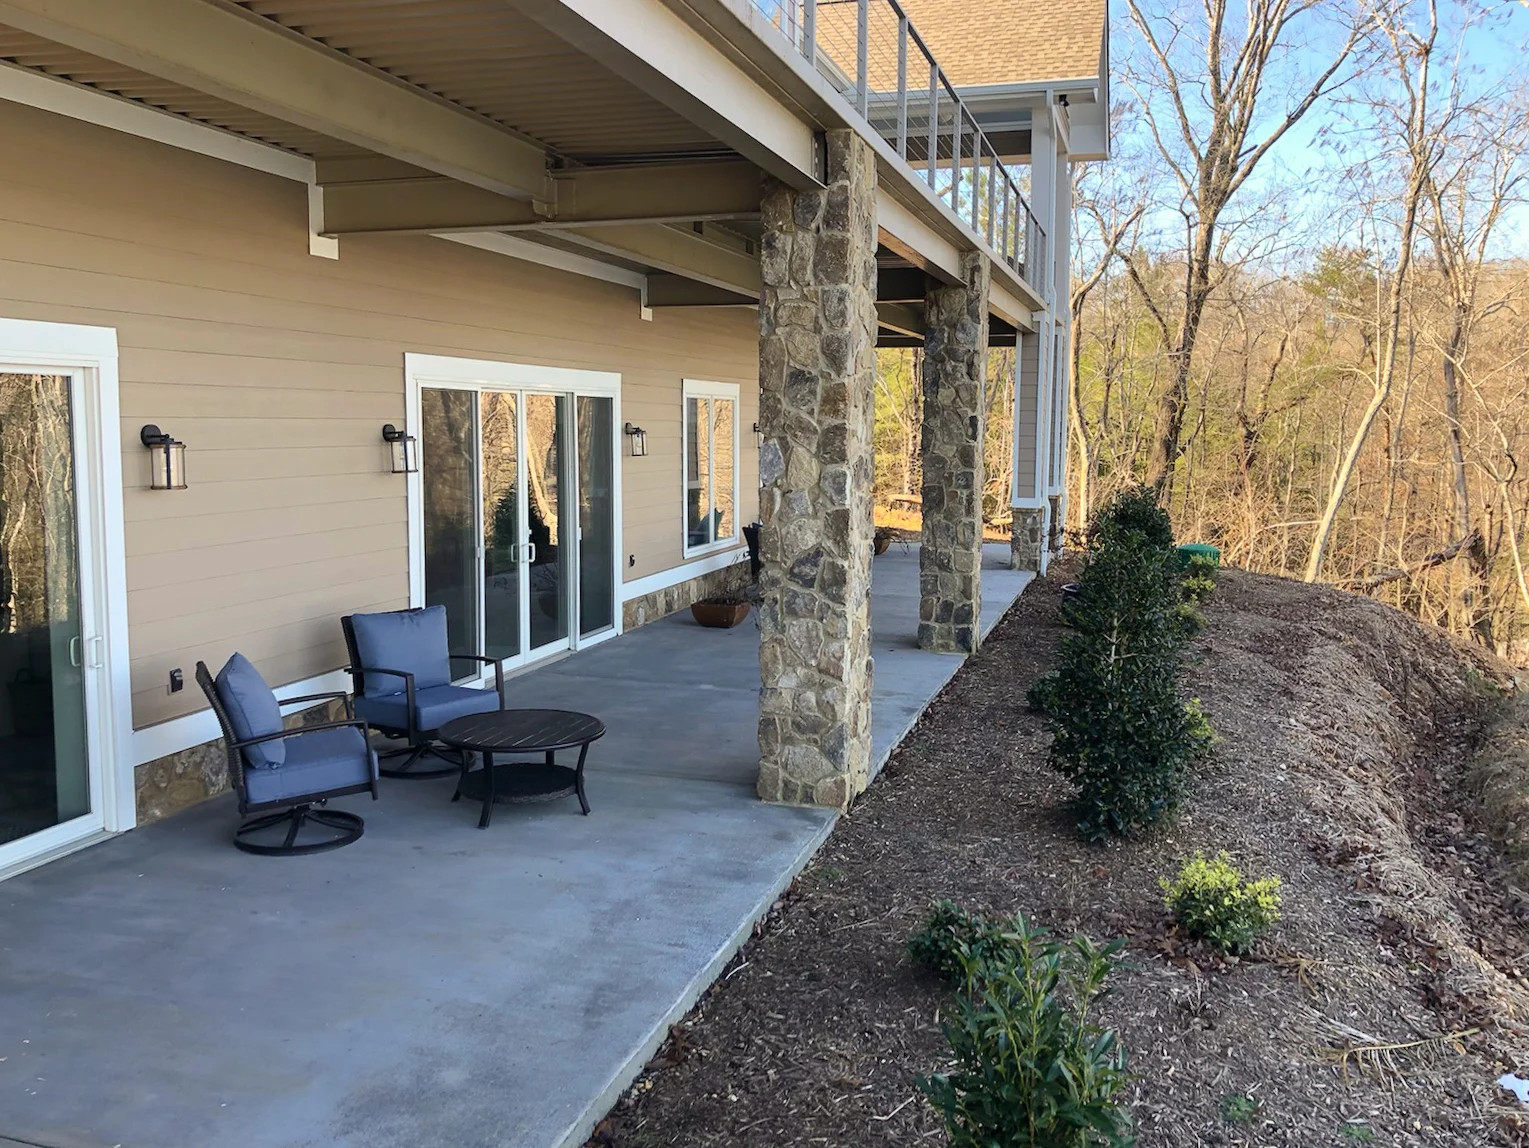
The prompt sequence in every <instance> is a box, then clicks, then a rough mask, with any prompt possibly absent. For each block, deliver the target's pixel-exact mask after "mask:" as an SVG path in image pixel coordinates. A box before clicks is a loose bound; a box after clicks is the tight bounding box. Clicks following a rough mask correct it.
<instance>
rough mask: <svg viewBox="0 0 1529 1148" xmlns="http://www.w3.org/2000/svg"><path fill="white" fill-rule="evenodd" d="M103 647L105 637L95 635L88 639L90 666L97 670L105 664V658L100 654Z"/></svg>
mask: <svg viewBox="0 0 1529 1148" xmlns="http://www.w3.org/2000/svg"><path fill="white" fill-rule="evenodd" d="M105 648H106V639H105V638H102V637H100V636H99V635H97V636H96V637H94V638H91V639H90V668H91V669H92V670H99V669H100V668H101V667H102V666H104V665H105V664H106V659H105V657H103V656H102V651H103V650H104V649H105Z"/></svg>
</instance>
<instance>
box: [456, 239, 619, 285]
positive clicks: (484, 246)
mask: <svg viewBox="0 0 1529 1148" xmlns="http://www.w3.org/2000/svg"><path fill="white" fill-rule="evenodd" d="M436 238H437V239H449V240H450V241H451V242H453V243H461V244H464V245H465V246H467V247H476V248H477V249H478V250H480V251H491V252H493V253H494V254H495V255H505V256H508V257H509V258H511V259H520V260H524V261H525V262H527V263H535V264H537V265H539V266H542V267H552V268H555V269H557V270H558V271H567V272H569V273H570V274H573V275H583V276H585V277H586V278H589V279H601V280H604V281H605V282H607V283H615V284H618V285H619V286H622V287H630V288H632V290H634V291H636V292H638V293H639V294H641V293H643V292H645V291H646V290H647V286H648V277H647V276H646V275H644V274H642V272H640V271H629V270H628V269H627V268H625V267H615V266H612V265H611V264H609V263H602V262H601V261H600V260H598V259H591V258H589V257H588V256H586V255H576V254H574V253H573V252H572V251H563V250H560V249H559V248H556V247H548V246H546V245H545V244H542V243H535V242H533V241H531V240H529V239H517V238H516V237H515V236H513V235H505V234H503V233H502V232H498V231H458V232H449V233H447V232H442V233H440V234H438V235H436Z"/></svg>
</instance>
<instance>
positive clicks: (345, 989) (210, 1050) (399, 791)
mask: <svg viewBox="0 0 1529 1148" xmlns="http://www.w3.org/2000/svg"><path fill="white" fill-rule="evenodd" d="M988 550H989V553H988V555H987V558H986V567H987V568H985V570H984V575H983V590H984V597H985V602H984V609H983V623H984V629H985V630H986V629H990V628H991V626H992V625H993V624H994V623H995V622H996V621H997V619H998V618H999V617H1000V616H1001V615H1002V613H1003V611H1004V610H1006V609H1007V607H1008V606H1009V605H1010V604H1011V603H1012V602H1013V600H1014V599H1015V598H1016V597H1018V595H1019V593H1020V592H1021V591H1022V590H1023V588H1024V586H1025V585H1026V584H1027V582H1028V580H1029V576H1028V575H1025V574H1019V573H1015V572H1013V571H1008V570H1005V569H1002V568H1001V564H1002V563H1003V562H1004V561H1005V560H1006V559H1007V547H996V546H995V547H989V548H988ZM917 603H918V592H917V553H916V550H915V549H913V548H909V549H907V550H904V549H903V548H902V547H901V546H894V547H893V549H892V551H890V552H889V553H888V554H886V555H883V556H882V557H881V558H878V559H877V560H876V566H875V581H874V589H873V628H874V632H875V656H876V686H875V694H874V698H873V735H874V740H875V749H876V760H877V764H878V768H879V765H880V763H881V762H882V761H883V760H885V757H886V755H887V754H889V753H890V751H891V749H892V747H893V746H894V745H895V744H896V742H897V741H898V740H899V739H900V738H901V737H902V736H903V734H904V733H906V731H907V730H908V729H909V728H910V727H911V725H912V723H913V722H914V721H915V720H916V719H917V716H918V714H919V713H920V712H922V709H923V707H924V706H925V705H927V704H928V702H929V700H930V699H932V698H933V696H934V695H935V694H936V693H937V692H938V691H939V689H940V688H941V687H942V686H943V685H944V684H945V682H946V681H948V680H949V679H950V677H951V676H952V675H953V674H954V673H955V671H956V669H957V668H958V667H959V665H960V659H958V658H954V657H942V656H938V655H930V654H925V653H922V652H920V651H918V650H917V649H916V648H914V645H913V635H914V632H915V630H916V619H917ZM756 645H757V631H756V630H755V629H754V627H753V626H752V625H750V624H746V625H744V626H741V627H739V628H737V629H736V630H729V631H710V630H702V629H700V628H699V627H697V626H695V625H694V624H693V623H692V622H691V621H690V620H689V616H688V614H683V615H680V616H676V617H675V618H672V619H668V620H665V621H663V622H659V623H656V624H654V625H651V626H647V627H644V628H642V629H640V630H637V631H634V632H633V633H631V634H628V635H625V636H623V637H622V638H619V639H616V640H614V641H611V642H607V643H605V644H603V645H600V646H597V647H594V648H592V649H590V650H587V651H585V652H583V653H580V654H577V655H575V656H573V657H570V658H567V659H564V660H563V661H562V662H560V663H558V664H556V665H553V666H549V667H546V668H543V669H541V670H538V671H535V672H533V673H530V674H527V675H525V676H523V677H521V678H518V679H516V681H515V682H514V687H513V702H512V704H516V705H526V706H531V705H542V704H556V705H558V706H562V707H565V708H572V709H585V710H588V711H591V712H594V713H596V714H599V715H600V716H601V717H602V718H603V719H604V720H605V722H606V725H607V727H608V730H609V733H608V735H607V736H606V738H605V739H604V740H603V741H600V742H597V743H596V744H595V746H594V747H593V749H592V750H591V754H590V765H589V774H590V776H589V785H588V788H589V793H590V800H591V802H592V804H593V807H594V811H593V813H592V814H591V816H589V817H588V818H584V817H580V816H579V815H578V806H577V804H576V803H574V802H573V801H571V800H570V801H562V802H557V803H554V804H550V805H541V806H518V807H510V808H501V809H500V810H499V811H498V812H497V813H496V815H495V818H494V823H493V825H492V826H491V827H490V828H489V829H488V830H487V831H486V832H479V831H478V830H477V829H476V828H475V825H476V816H475V812H476V811H475V810H473V809H471V808H469V807H468V805H467V804H465V803H464V804H462V805H452V804H451V803H450V802H449V800H448V798H449V796H450V793H451V788H452V783H451V782H450V781H449V780H437V781H421V782H399V781H394V782H385V783H384V786H383V794H382V800H381V801H379V802H377V803H375V804H373V803H372V802H370V801H367V800H364V799H357V798H351V799H347V800H345V801H343V802H337V803H336V804H337V805H340V806H343V807H345V808H349V809H354V810H356V811H357V812H359V813H361V814H362V815H363V816H365V817H366V818H367V827H366V836H365V837H364V838H362V840H361V841H359V842H357V843H356V844H355V845H353V846H350V847H349V848H346V849H342V850H339V851H337V852H334V853H327V854H321V855H318V856H315V857H308V858H300V859H262V858H254V857H250V856H247V855H245V854H242V853H238V852H237V851H235V850H234V849H232V848H231V847H230V846H229V834H230V833H231V831H232V828H233V824H234V820H235V811H234V809H233V807H232V803H231V800H230V799H228V798H220V799H217V800H214V801H210V802H207V803H205V804H203V805H202V806H199V807H197V808H196V809H194V810H191V811H188V812H187V813H185V814H182V815H180V816H178V817H174V818H171V819H170V820H168V821H165V822H161V823H158V824H156V825H152V826H149V827H146V828H144V829H141V830H138V831H135V832H133V833H129V834H126V835H124V836H122V837H120V838H118V839H115V840H113V841H109V842H107V843H105V844H102V845H99V846H96V847H93V848H91V849H87V850H85V851H83V852H80V853H77V854H75V855H73V856H70V857H67V858H64V859H62V860H60V861H56V862H54V863H52V864H50V865H47V866H45V867H43V868H41V869H37V870H33V871H32V872H29V873H26V874H23V875H21V876H19V877H16V878H13V879H12V880H10V881H7V882H5V883H3V884H0V1146H4V1148H9V1145H11V1144H12V1143H20V1144H24V1145H42V1146H44V1148H103V1146H120V1148H204V1146H206V1148H211V1146H214V1145H216V1146H219V1148H222V1146H225V1145H234V1144H237V1145H239V1146H240V1148H363V1146H365V1148H479V1146H483V1148H488V1146H495V1148H501V1146H508V1148H518V1146H521V1145H525V1146H528V1148H563V1146H565V1145H577V1144H581V1143H582V1142H583V1140H584V1138H585V1136H586V1135H587V1134H588V1132H589V1130H590V1128H591V1126H592V1125H593V1124H594V1122H595V1121H596V1120H598V1119H599V1118H600V1117H601V1116H602V1115H603V1114H604V1113H605V1111H606V1110H607V1109H608V1108H609V1106H610V1104H611V1103H612V1102H613V1101H614V1099H615V1097H616V1096H617V1095H618V1094H619V1093H620V1091H621V1089H622V1088H624V1087H625V1086H626V1084H627V1083H628V1082H629V1081H630V1079H631V1078H632V1076H633V1075H634V1074H635V1072H636V1071H637V1070H638V1069H639V1068H640V1067H641V1065H642V1063H643V1062H644V1061H645V1060H646V1058H647V1056H648V1055H649V1054H650V1053H651V1051H652V1049H653V1048H654V1047H656V1045H657V1043H658V1042H659V1041H660V1040H661V1039H662V1037H663V1035H664V1033H665V1031H666V1030H667V1026H668V1024H669V1023H670V1022H671V1021H672V1020H674V1019H676V1018H677V1017H678V1016H679V1015H681V1014H683V1012H684V1011H685V1010H686V1009H687V1008H688V1007H689V1005H690V1004H691V1003H692V1002H693V1001H694V999H695V997H696V996H697V995H698V994H699V993H700V992H701V991H702V990H703V989H704V988H705V987H706V986H707V985H708V984H709V983H710V982H711V980H712V979H714V978H715V976H716V975H717V974H718V973H719V972H720V970H721V968H722V967H723V965H724V964H725V962H726V961H727V960H728V959H729V957H730V956H731V955H732V953H733V952H735V951H736V949H737V947H738V945H739V944H741V943H742V941H743V940H744V939H745V938H746V937H747V935H748V933H749V930H750V928H751V927H752V925H753V923H754V921H755V920H756V919H757V918H758V917H759V915H760V914H762V913H763V912H764V911H765V910H766V909H767V908H768V907H769V905H770V904H771V902H772V901H773V900H774V899H775V897H776V896H777V895H778V893H779V892H780V891H781V890H782V889H783V888H784V887H785V886H786V885H787V884H788V883H789V882H790V880H791V878H792V877H793V876H794V875H795V874H796V872H797V871H798V870H799V869H800V868H801V866H802V865H804V864H805V863H806V861H807V859H808V858H810V857H811V855H812V853H813V852H814V851H815V850H816V849H817V847H818V845H819V844H820V843H821V842H822V840H823V838H824V837H825V836H826V835H827V833H828V832H829V830H830V829H831V828H832V826H833V821H834V817H833V815H832V814H829V813H827V812H825V811H822V810H812V809H793V808H783V807H779V806H768V805H764V804H762V803H760V802H759V801H757V800H755V799H754V797H753V792H752V789H753V777H754V769H755V760H756V759H755V754H756V750H755V746H754V727H755V722H756V717H757V712H758V711H757V690H758V666H757V660H756V656H755V650H756ZM7 1137H9V1138H11V1140H9V1141H8V1140H7Z"/></svg>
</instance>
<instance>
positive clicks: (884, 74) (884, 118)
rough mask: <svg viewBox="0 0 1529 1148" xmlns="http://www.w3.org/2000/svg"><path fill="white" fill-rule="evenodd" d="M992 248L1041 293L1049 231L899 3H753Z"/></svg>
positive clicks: (798, 0) (858, 0)
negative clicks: (1047, 233) (1032, 208)
mask: <svg viewBox="0 0 1529 1148" xmlns="http://www.w3.org/2000/svg"><path fill="white" fill-rule="evenodd" d="M749 3H750V4H751V5H752V6H753V7H754V9H755V10H756V11H758V12H759V13H760V14H761V15H763V16H764V17H765V18H766V20H767V21H768V22H769V23H770V25H771V26H772V27H774V28H775V29H776V31H778V32H779V33H780V34H781V35H782V36H784V37H785V38H786V40H787V41H788V42H789V43H790V44H791V46H792V48H794V49H795V50H796V51H797V52H798V53H800V54H801V56H802V57H803V58H804V59H805V60H807V62H808V63H809V64H811V65H812V66H813V67H814V68H816V69H817V71H818V73H819V74H820V75H822V76H823V77H824V78H826V79H827V80H828V82H829V83H831V84H832V85H833V86H834V87H835V88H836V89H837V90H838V92H839V94H840V95H841V96H843V97H844V99H845V100H846V101H847V102H848V103H849V104H850V105H851V106H852V107H853V108H855V109H856V110H857V111H858V112H859V113H860V115H861V117H862V118H864V119H865V120H866V122H868V123H869V124H870V125H871V128H872V130H874V131H875V132H876V133H877V134H878V135H880V136H881V138H882V139H883V140H885V141H886V142H887V143H888V144H889V145H890V146H891V147H892V148H893V149H895V150H896V152H897V154H898V155H899V156H900V157H901V158H902V159H903V161H904V162H905V163H906V164H907V165H908V167H909V168H910V170H911V171H912V172H913V174H914V175H915V176H916V177H917V178H919V179H921V180H923V181H924V182H925V183H926V184H928V185H929V187H930V188H931V189H932V190H933V191H934V193H935V194H936V195H937V196H939V197H940V199H942V200H944V201H945V203H946V204H947V205H948V206H949V207H950V209H951V210H952V211H953V212H954V213H955V214H956V215H957V216H958V217H959V218H960V219H961V220H962V221H964V222H965V223H966V224H968V225H969V226H970V227H971V229H972V230H973V231H975V232H976V233H977V234H978V235H979V236H981V237H982V238H983V240H984V241H985V242H986V243H987V245H988V247H989V248H990V249H991V250H992V252H993V253H994V254H995V255H996V256H997V257H998V258H999V259H1002V260H1003V262H1005V263H1007V264H1008V265H1009V266H1010V267H1011V268H1013V269H1014V271H1015V272H1016V273H1017V274H1019V275H1020V276H1021V277H1023V278H1024V279H1025V280H1026V281H1027V282H1029V284H1030V285H1031V286H1032V287H1034V288H1035V289H1036V290H1037V291H1038V292H1040V293H1041V294H1042V295H1044V294H1045V293H1046V290H1047V286H1046V282H1045V280H1046V267H1047V258H1046V231H1045V229H1044V228H1043V227H1042V226H1041V224H1040V221H1039V220H1037V219H1036V218H1035V214H1034V213H1033V212H1032V211H1031V210H1030V205H1029V203H1027V202H1026V201H1025V196H1024V193H1023V192H1021V190H1020V185H1019V182H1018V181H1017V180H1016V179H1015V178H1014V175H1013V173H1012V172H1010V171H1009V169H1008V168H1007V167H1005V166H1004V165H1003V163H1002V162H1001V161H1000V160H999V158H998V152H997V150H996V149H995V148H994V147H993V145H992V144H991V143H990V142H989V141H988V138H987V136H986V135H985V134H984V133H983V131H982V129H981V128H980V127H978V125H977V119H976V117H975V116H974V115H973V114H972V112H971V110H970V109H969V108H968V107H967V106H966V104H965V102H964V101H962V99H961V97H960V96H959V95H957V94H956V89H955V88H954V87H953V86H952V85H951V83H950V81H949V80H948V79H947V78H946V76H945V73H944V71H943V70H942V69H941V68H940V65H939V62H938V61H937V60H936V59H935V58H934V54H933V53H932V52H930V50H929V47H928V45H927V44H925V43H924V40H923V37H921V36H920V35H919V34H918V30H917V29H916V28H915V27H914V26H913V23H912V21H910V20H909V19H908V14H907V13H906V12H904V11H903V9H902V6H901V5H900V4H898V2H897V0H749Z"/></svg>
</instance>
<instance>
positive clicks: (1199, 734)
mask: <svg viewBox="0 0 1529 1148" xmlns="http://www.w3.org/2000/svg"><path fill="white" fill-rule="evenodd" d="M1184 714H1185V716H1186V717H1187V718H1188V723H1189V724H1188V728H1187V732H1188V735H1189V742H1190V746H1191V751H1192V754H1193V756H1194V758H1195V759H1196V760H1197V761H1198V760H1202V759H1204V758H1207V757H1209V756H1210V755H1211V752H1212V751H1213V750H1214V749H1215V748H1216V731H1215V729H1214V728H1212V726H1211V724H1210V715H1208V714H1207V713H1206V712H1205V707H1204V706H1203V705H1201V704H1200V699H1199V698H1190V699H1189V700H1188V701H1187V702H1185V703H1184Z"/></svg>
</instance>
